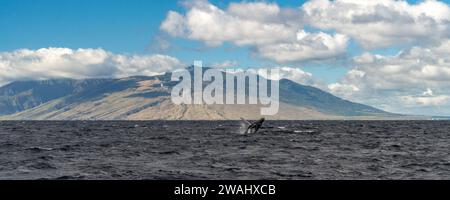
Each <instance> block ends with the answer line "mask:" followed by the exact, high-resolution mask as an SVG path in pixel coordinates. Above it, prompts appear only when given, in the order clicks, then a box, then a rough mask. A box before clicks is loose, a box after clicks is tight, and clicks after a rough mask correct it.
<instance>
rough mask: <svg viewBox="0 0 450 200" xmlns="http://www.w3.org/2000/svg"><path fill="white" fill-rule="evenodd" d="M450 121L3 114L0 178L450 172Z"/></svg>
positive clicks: (417, 175) (434, 175)
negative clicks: (244, 125) (249, 123)
mask: <svg viewBox="0 0 450 200" xmlns="http://www.w3.org/2000/svg"><path fill="white" fill-rule="evenodd" d="M449 130H450V122H448V121H367V122H364V121H324V122H321V121H276V122H267V123H266V124H265V127H264V129H263V130H261V132H260V133H258V134H255V135H242V134H240V122H237V121H213V122H192V121H183V122H175V121H171V122H169V121H151V122H124V121H121V122H114V121H109V122H94V121H91V122H0V179H450V153H449V152H450V151H449V150H450V131H449Z"/></svg>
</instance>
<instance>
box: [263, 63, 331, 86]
mask: <svg viewBox="0 0 450 200" xmlns="http://www.w3.org/2000/svg"><path fill="white" fill-rule="evenodd" d="M271 69H278V71H279V74H272V73H270V71H268V70H266V69H265V68H259V69H255V71H256V72H257V73H258V74H259V75H260V76H262V77H264V78H268V79H271V80H281V79H289V80H292V81H294V82H297V83H300V84H303V85H308V86H314V87H319V88H323V84H322V83H321V82H320V81H319V80H317V79H316V78H315V77H313V74H311V73H309V72H305V71H303V70H302V69H300V68H296V67H287V66H282V67H275V68H273V67H272V68H271ZM268 72H269V73H270V74H268Z"/></svg>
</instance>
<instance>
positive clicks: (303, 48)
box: [257, 31, 348, 63]
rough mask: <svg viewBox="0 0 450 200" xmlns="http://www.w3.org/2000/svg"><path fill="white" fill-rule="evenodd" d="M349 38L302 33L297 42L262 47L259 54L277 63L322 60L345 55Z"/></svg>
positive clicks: (336, 35)
mask: <svg viewBox="0 0 450 200" xmlns="http://www.w3.org/2000/svg"><path fill="white" fill-rule="evenodd" d="M347 42H348V37H347V36H345V35H342V34H335V35H328V34H326V33H323V32H319V33H307V32H305V31H300V32H299V33H298V34H297V40H296V41H293V42H288V43H277V44H270V45H265V46H261V47H259V48H258V49H257V51H258V53H259V54H261V55H262V56H263V57H265V58H269V59H271V60H275V61H277V62H280V63H283V62H294V61H301V60H322V59H329V58H334V57H336V56H339V55H342V54H345V52H346V49H347Z"/></svg>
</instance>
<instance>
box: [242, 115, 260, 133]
mask: <svg viewBox="0 0 450 200" xmlns="http://www.w3.org/2000/svg"><path fill="white" fill-rule="evenodd" d="M241 120H242V121H243V122H245V123H246V124H247V128H246V130H245V132H244V133H246V134H254V133H257V132H258V130H259V129H260V128H261V127H262V125H263V123H264V121H265V120H266V119H264V118H261V119H260V120H258V121H256V122H253V123H251V122H249V121H247V120H245V119H243V118H241Z"/></svg>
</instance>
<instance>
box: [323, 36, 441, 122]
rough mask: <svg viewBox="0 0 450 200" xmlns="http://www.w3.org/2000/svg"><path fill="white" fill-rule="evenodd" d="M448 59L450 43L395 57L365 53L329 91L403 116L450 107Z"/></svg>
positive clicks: (422, 48) (414, 50)
mask: <svg viewBox="0 0 450 200" xmlns="http://www.w3.org/2000/svg"><path fill="white" fill-rule="evenodd" d="M448 55H450V40H446V41H444V42H442V43H441V44H440V45H437V46H434V47H430V48H424V47H412V48H410V49H408V50H406V51H403V52H400V53H399V54H397V55H395V56H381V55H373V54H370V53H365V54H363V55H361V56H359V57H356V58H354V68H353V69H352V70H350V71H349V72H348V73H347V75H346V76H345V77H344V78H342V80H340V81H339V82H338V83H335V84H330V85H329V86H328V89H329V90H330V91H331V92H332V93H334V94H336V95H339V96H341V97H344V98H347V99H351V100H354V101H359V102H363V103H368V104H371V105H375V106H378V105H391V107H390V108H388V109H391V110H395V111H400V112H407V108H408V107H411V106H418V107H421V106H450V101H449V96H448V95H447V94H450V59H449V58H448ZM380 107H381V106H380ZM441 112H442V111H441ZM447 114H450V111H449V113H447Z"/></svg>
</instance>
